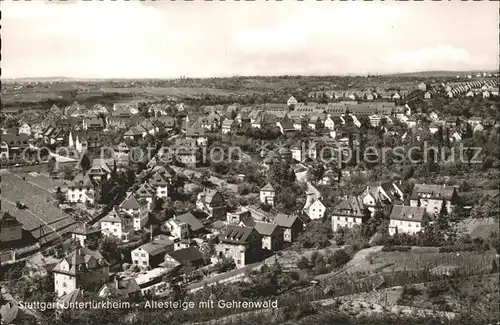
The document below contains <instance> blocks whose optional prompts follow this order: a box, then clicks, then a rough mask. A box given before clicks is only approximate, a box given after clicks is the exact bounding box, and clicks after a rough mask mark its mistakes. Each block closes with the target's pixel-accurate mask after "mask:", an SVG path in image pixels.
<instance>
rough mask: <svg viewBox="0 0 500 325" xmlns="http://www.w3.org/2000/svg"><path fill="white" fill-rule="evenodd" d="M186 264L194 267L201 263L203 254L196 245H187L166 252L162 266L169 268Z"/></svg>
mask: <svg viewBox="0 0 500 325" xmlns="http://www.w3.org/2000/svg"><path fill="white" fill-rule="evenodd" d="M188 265H189V266H193V267H195V268H198V267H200V266H202V265H203V255H202V254H201V252H200V251H199V250H198V249H197V248H196V247H193V246H189V247H187V248H183V249H179V250H174V251H171V252H167V254H166V255H165V261H164V262H163V264H162V266H164V267H166V268H167V269H169V270H173V269H176V268H179V267H181V266H188Z"/></svg>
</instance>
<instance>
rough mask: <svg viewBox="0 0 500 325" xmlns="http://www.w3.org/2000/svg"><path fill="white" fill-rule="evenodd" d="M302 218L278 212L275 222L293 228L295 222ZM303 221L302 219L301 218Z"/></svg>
mask: <svg viewBox="0 0 500 325" xmlns="http://www.w3.org/2000/svg"><path fill="white" fill-rule="evenodd" d="M297 220H300V219H299V217H298V216H297V215H295V214H294V215H288V214H284V213H278V214H277V215H276V217H275V218H274V223H275V224H276V225H278V226H280V227H284V228H291V227H292V226H293V224H294V223H295V222H296V221H297ZM300 221H301V222H302V220H300Z"/></svg>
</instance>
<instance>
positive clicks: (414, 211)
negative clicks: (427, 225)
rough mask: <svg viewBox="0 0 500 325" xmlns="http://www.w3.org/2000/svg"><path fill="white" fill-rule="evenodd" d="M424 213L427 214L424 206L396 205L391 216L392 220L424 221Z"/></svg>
mask: <svg viewBox="0 0 500 325" xmlns="http://www.w3.org/2000/svg"><path fill="white" fill-rule="evenodd" d="M424 214H425V208H424V207H411V206H406V205H394V207H393V208H392V211H391V215H390V217H389V218H390V219H391V220H403V221H415V222H422V220H423V217H424Z"/></svg>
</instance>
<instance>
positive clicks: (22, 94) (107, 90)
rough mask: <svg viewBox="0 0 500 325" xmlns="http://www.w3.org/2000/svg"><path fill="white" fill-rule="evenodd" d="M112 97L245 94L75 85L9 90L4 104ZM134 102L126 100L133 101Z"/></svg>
mask: <svg viewBox="0 0 500 325" xmlns="http://www.w3.org/2000/svg"><path fill="white" fill-rule="evenodd" d="M110 94H122V95H124V96H126V97H129V96H130V97H132V96H133V97H134V98H133V100H135V101H137V100H139V101H141V100H155V99H160V98H162V97H166V96H174V97H175V96H197V95H202V94H209V95H217V96H229V95H237V94H244V92H242V91H235V90H234V91H233V90H225V89H216V88H185V87H113V86H107V85H105V86H103V87H96V86H81V85H74V84H72V83H62V84H55V85H50V86H49V87H34V88H23V89H18V90H8V91H6V92H4V93H2V101H3V102H4V103H21V102H28V103H29V102H31V103H35V102H40V101H45V100H76V101H85V100H86V99H88V98H92V97H105V96H107V95H110ZM129 99H130V100H132V98H124V99H123V100H125V101H130V100H129Z"/></svg>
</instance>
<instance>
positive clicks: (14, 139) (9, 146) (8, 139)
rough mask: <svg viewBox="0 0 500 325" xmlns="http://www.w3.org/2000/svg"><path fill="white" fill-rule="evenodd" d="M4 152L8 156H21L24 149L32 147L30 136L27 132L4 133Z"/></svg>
mask: <svg viewBox="0 0 500 325" xmlns="http://www.w3.org/2000/svg"><path fill="white" fill-rule="evenodd" d="M1 141H2V154H3V155H4V156H6V158H8V157H12V156H14V155H18V156H20V155H21V154H22V153H23V151H24V150H25V149H27V148H29V147H30V143H29V137H28V136H27V135H26V134H18V135H16V134H4V135H2V139H1Z"/></svg>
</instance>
